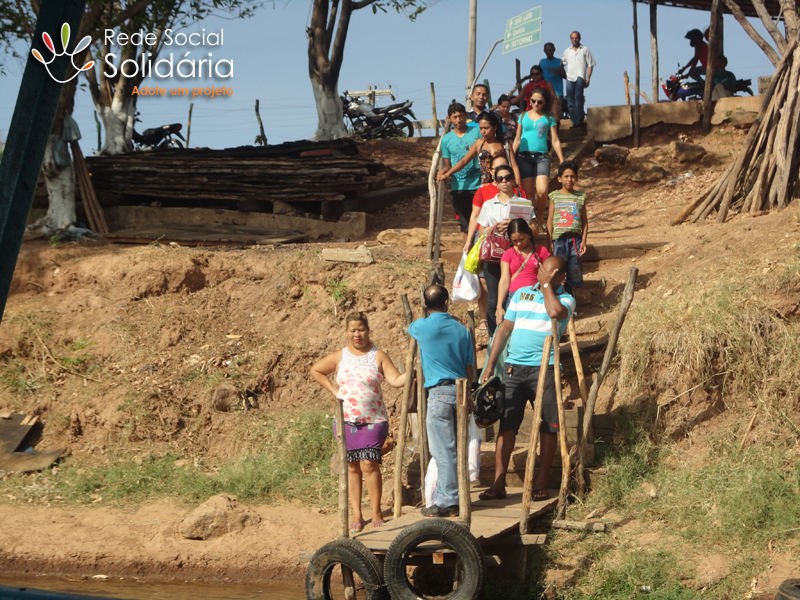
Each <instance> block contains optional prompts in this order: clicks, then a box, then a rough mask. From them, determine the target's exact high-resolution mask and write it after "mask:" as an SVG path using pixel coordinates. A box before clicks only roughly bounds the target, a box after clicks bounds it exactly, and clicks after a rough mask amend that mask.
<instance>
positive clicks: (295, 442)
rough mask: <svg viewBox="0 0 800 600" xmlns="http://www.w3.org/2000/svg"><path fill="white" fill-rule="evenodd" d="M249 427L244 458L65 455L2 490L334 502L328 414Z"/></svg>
mask: <svg viewBox="0 0 800 600" xmlns="http://www.w3.org/2000/svg"><path fill="white" fill-rule="evenodd" d="M253 429H254V433H253V434H252V436H251V437H253V436H254V437H255V438H256V439H257V440H258V442H259V444H260V445H261V447H262V451H261V452H259V453H258V454H255V455H253V456H250V457H247V458H238V459H234V460H231V461H229V462H225V463H221V464H217V465H203V464H200V463H197V464H194V463H191V462H190V463H189V464H185V465H184V464H181V463H178V464H176V460H178V459H180V458H182V457H180V456H178V455H174V454H169V455H165V456H161V457H148V458H146V459H135V458H125V459H121V460H116V461H114V462H113V464H107V465H102V466H96V465H91V464H89V463H87V462H84V461H73V460H71V459H69V458H68V459H66V460H65V461H63V463H61V465H60V466H59V468H57V469H56V470H55V473H52V472H51V473H34V474H32V475H24V476H14V477H8V478H7V479H5V480H4V481H0V494H2V496H0V497H4V498H6V499H9V500H16V501H21V502H38V503H48V502H53V501H63V502H68V503H76V504H90V503H93V502H100V501H105V502H111V503H123V502H124V503H126V504H129V503H139V502H144V501H147V500H151V499H154V498H160V497H167V496H169V497H173V498H177V499H180V500H183V501H185V502H189V503H196V502H200V501H204V500H206V499H207V498H208V497H209V496H212V495H214V494H220V493H228V494H235V495H236V496H238V497H239V499H240V500H241V501H243V502H250V503H272V502H276V501H278V500H285V499H295V498H297V499H300V500H302V501H303V502H304V503H305V504H309V505H316V506H331V505H333V504H335V502H336V499H337V496H336V494H337V490H338V486H337V483H338V482H337V480H336V478H334V477H332V476H331V475H330V472H329V469H328V462H329V460H330V457H331V455H332V454H333V451H334V439H333V434H332V430H331V426H330V419H329V418H328V417H327V416H326V415H324V414H322V413H304V414H301V415H299V416H296V417H294V418H292V419H289V420H278V419H275V418H272V417H266V418H264V419H263V420H262V421H260V422H259V423H257V424H254V426H253ZM98 498H100V500H98Z"/></svg>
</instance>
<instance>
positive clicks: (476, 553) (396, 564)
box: [383, 519, 485, 600]
mask: <svg viewBox="0 0 800 600" xmlns="http://www.w3.org/2000/svg"><path fill="white" fill-rule="evenodd" d="M431 540H436V541H439V542H442V543H443V544H444V545H446V546H447V547H448V548H450V549H451V550H453V551H454V552H455V553H456V555H457V556H458V559H459V561H460V567H459V568H460V570H461V572H462V576H463V579H462V582H461V585H460V586H458V588H457V589H456V590H455V591H453V593H452V594H450V595H449V596H447V598H448V600H475V599H476V598H478V597H479V596H480V593H481V588H482V587H483V576H484V571H485V561H484V557H483V550H482V549H481V547H480V544H478V540H476V539H475V537H474V536H473V535H472V534H471V533H470V532H469V530H468V529H467V528H466V527H464V526H463V525H461V524H460V523H456V522H453V521H448V520H447V519H425V520H423V521H417V522H416V523H414V524H413V525H409V526H408V527H406V528H405V529H403V531H401V532H400V535H398V536H397V537H396V538H394V540H393V541H392V543H391V545H390V546H389V551H388V552H387V553H386V560H385V561H384V564H383V573H384V579H385V580H386V587H387V588H388V589H389V594H391V596H392V598H393V600H419V598H421V597H422V596H423V594H422V593H421V592H420V591H418V590H416V589H414V587H413V586H412V585H411V582H410V581H409V580H408V576H407V574H406V563H407V561H408V557H409V555H410V554H411V553H412V552H413V551H414V549H415V548H416V547H417V546H419V545H420V544H421V543H423V542H427V541H431Z"/></svg>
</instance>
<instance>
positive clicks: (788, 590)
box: [775, 579, 800, 600]
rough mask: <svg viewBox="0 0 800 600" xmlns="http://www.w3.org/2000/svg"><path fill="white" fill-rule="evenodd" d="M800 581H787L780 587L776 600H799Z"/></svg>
mask: <svg viewBox="0 0 800 600" xmlns="http://www.w3.org/2000/svg"><path fill="white" fill-rule="evenodd" d="M799 599H800V579H787V580H786V581H784V582H783V583H782V584H781V585H780V586H779V587H778V593H777V594H775V600H799Z"/></svg>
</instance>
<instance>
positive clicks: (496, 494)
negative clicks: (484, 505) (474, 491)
mask: <svg viewBox="0 0 800 600" xmlns="http://www.w3.org/2000/svg"><path fill="white" fill-rule="evenodd" d="M478 498H480V499H481V500H505V499H506V491H505V490H492V489H489V490H486V491H485V492H483V493H481V494H478Z"/></svg>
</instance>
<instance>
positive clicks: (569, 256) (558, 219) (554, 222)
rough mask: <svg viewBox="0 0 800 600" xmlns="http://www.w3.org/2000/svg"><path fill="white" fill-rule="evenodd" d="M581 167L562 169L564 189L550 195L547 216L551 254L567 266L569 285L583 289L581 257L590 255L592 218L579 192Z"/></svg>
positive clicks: (583, 194)
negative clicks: (590, 223) (588, 236)
mask: <svg viewBox="0 0 800 600" xmlns="http://www.w3.org/2000/svg"><path fill="white" fill-rule="evenodd" d="M577 181H578V165H576V164H575V162H574V161H571V160H565V161H564V162H562V163H561V164H560V165H559V166H558V182H559V183H560V184H561V189H560V190H557V191H555V192H550V196H549V197H550V209H549V213H548V216H547V236H548V250H550V253H551V254H554V255H556V256H560V257H561V258H563V259H564V261H566V263H567V284H568V285H569V286H571V287H573V288H581V287H583V265H582V264H581V257H582V256H583V255H584V254H585V253H586V236H587V235H588V233H589V217H588V215H587V214H586V192H577V191H575V184H576V183H577Z"/></svg>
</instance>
